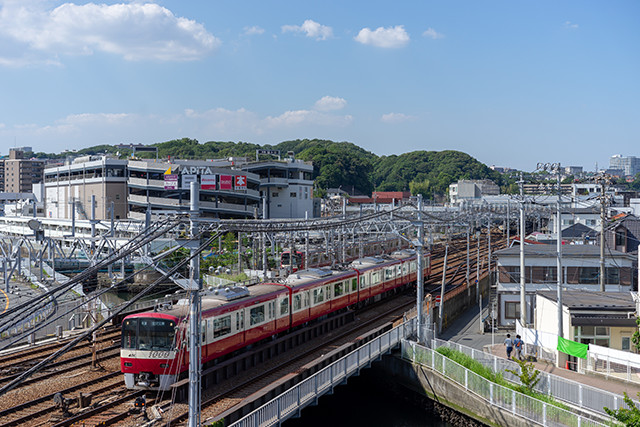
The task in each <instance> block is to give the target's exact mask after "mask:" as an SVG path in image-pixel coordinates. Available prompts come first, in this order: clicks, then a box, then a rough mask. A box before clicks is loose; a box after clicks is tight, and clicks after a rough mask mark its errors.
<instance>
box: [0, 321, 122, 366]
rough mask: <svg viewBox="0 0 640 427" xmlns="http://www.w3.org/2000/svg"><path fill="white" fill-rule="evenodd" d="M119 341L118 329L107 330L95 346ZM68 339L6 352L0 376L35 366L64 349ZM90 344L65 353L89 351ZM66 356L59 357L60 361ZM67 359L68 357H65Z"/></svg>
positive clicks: (2, 357) (1, 364)
mask: <svg viewBox="0 0 640 427" xmlns="http://www.w3.org/2000/svg"><path fill="white" fill-rule="evenodd" d="M119 340H120V329H119V328H109V330H108V331H106V332H103V333H101V334H100V335H99V336H98V339H97V345H98V346H100V345H104V344H105V343H112V344H114V343H115V342H116V341H119ZM68 341H69V339H65V340H60V341H56V342H55V343H51V344H45V345H39V346H35V347H30V348H27V349H21V350H18V351H14V352H7V353H5V354H3V355H2V356H0V374H2V375H4V374H7V373H13V372H22V371H25V370H26V369H28V368H30V367H31V366H33V365H36V364H37V363H38V362H40V361H41V360H43V359H45V358H46V357H48V356H50V355H51V354H53V353H54V352H55V351H57V350H59V349H61V348H62V347H64V346H65V345H66V344H67V342H68ZM91 346H92V343H90V342H83V343H81V344H79V345H77V346H76V347H75V348H74V349H73V350H72V351H71V352H69V353H67V354H70V355H72V353H74V352H78V351H85V350H87V349H91ZM65 356H66V355H64V356H61V359H62V358H64V357H65ZM67 357H68V356H67Z"/></svg>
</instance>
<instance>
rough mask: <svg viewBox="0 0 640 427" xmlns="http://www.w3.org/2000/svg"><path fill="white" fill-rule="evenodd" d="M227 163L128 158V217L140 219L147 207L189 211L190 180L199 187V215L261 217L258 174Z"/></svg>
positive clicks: (152, 209) (157, 210)
mask: <svg viewBox="0 0 640 427" xmlns="http://www.w3.org/2000/svg"><path fill="white" fill-rule="evenodd" d="M227 165H228V162H226V161H223V162H215V161H201V160H175V161H173V162H172V163H161V162H155V161H142V160H131V161H129V163H128V168H127V169H128V181H127V186H128V196H127V200H128V203H129V217H130V218H136V219H143V218H144V217H145V215H146V212H147V209H148V208H150V209H151V211H152V213H158V212H159V211H166V212H188V211H189V204H190V197H191V190H190V184H191V182H196V183H197V184H198V186H199V187H200V215H201V216H203V217H213V218H254V217H260V216H261V208H262V204H261V200H260V191H259V187H260V178H259V177H258V175H256V174H253V173H250V172H247V171H244V170H240V169H237V168H232V167H226V166H227Z"/></svg>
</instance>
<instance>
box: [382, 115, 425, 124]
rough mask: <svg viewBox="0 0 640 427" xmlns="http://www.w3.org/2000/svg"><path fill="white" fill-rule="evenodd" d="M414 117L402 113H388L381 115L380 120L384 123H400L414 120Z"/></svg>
mask: <svg viewBox="0 0 640 427" xmlns="http://www.w3.org/2000/svg"><path fill="white" fill-rule="evenodd" d="M415 118H416V117H415V116H410V115H407V114H402V113H388V114H383V115H382V117H381V118H380V120H381V121H382V122H384V123H402V122H407V121H411V120H414V119H415Z"/></svg>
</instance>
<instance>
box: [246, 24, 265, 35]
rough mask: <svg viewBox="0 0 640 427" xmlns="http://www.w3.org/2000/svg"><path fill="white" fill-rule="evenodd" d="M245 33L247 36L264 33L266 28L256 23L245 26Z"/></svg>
mask: <svg viewBox="0 0 640 427" xmlns="http://www.w3.org/2000/svg"><path fill="white" fill-rule="evenodd" d="M244 34H245V35H247V36H255V35H260V34H264V28H260V27H258V26H257V25H254V26H253V27H244Z"/></svg>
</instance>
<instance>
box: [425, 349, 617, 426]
mask: <svg viewBox="0 0 640 427" xmlns="http://www.w3.org/2000/svg"><path fill="white" fill-rule="evenodd" d="M431 343H432V348H433V349H436V348H438V347H448V348H451V349H454V350H457V351H459V352H461V353H464V354H466V355H467V356H469V357H471V358H472V359H474V360H476V361H478V362H480V363H481V364H482V365H483V366H486V367H488V368H491V369H493V371H494V372H500V373H502V375H503V377H504V379H506V380H507V381H510V382H512V383H515V384H520V379H519V378H518V376H516V375H513V374H512V373H510V372H506V369H509V370H514V371H516V372H519V371H520V366H519V365H518V364H517V363H516V362H514V361H512V360H507V359H503V358H501V357H497V356H494V355H492V354H489V353H485V352H483V351H480V350H476V349H474V348H471V347H467V346H464V345H462V344H457V343H454V342H451V341H443V340H439V339H434V340H432V341H431ZM539 378H540V381H539V382H538V384H536V386H535V388H534V389H535V391H537V392H539V393H542V394H546V395H549V396H552V397H553V398H554V399H557V400H560V401H563V402H567V403H569V404H571V405H575V406H577V407H579V408H581V409H584V410H587V411H591V412H595V413H598V414H601V415H605V416H607V413H606V412H605V411H604V407H605V406H606V407H607V408H610V409H620V408H628V406H627V405H626V403H625V402H624V397H623V396H620V395H618V394H615V393H611V392H608V391H605V390H601V389H598V388H595V387H591V386H588V385H584V384H580V383H579V382H577V381H572V380H569V379H566V378H562V377H559V376H557V375H553V374H549V373H546V372H540V375H539Z"/></svg>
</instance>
